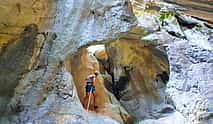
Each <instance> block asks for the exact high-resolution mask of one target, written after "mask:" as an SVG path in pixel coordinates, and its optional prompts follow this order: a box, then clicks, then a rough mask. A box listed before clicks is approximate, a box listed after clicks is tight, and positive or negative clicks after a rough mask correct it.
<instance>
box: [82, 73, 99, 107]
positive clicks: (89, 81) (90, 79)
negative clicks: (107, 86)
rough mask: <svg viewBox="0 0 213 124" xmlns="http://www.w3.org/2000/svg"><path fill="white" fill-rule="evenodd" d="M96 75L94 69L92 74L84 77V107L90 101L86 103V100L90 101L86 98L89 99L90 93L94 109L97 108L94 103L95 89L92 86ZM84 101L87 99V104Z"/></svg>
mask: <svg viewBox="0 0 213 124" xmlns="http://www.w3.org/2000/svg"><path fill="white" fill-rule="evenodd" d="M97 76H98V71H95V73H94V74H90V75H88V76H87V78H86V80H85V81H86V87H85V89H86V96H85V97H84V104H83V106H84V108H87V107H88V104H90V103H88V102H90V101H88V99H89V97H90V95H91V93H92V95H93V105H94V109H97V108H98V106H96V104H95V90H96V89H95V86H94V82H95V79H96V78H97ZM86 101H88V102H87V104H85V102H86ZM87 109H88V108H87Z"/></svg>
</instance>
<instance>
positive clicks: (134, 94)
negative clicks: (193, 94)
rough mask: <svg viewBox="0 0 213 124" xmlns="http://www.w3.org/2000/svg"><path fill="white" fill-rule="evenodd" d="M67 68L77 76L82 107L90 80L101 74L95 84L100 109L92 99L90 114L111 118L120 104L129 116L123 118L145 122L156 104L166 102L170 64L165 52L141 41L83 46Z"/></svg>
mask: <svg viewBox="0 0 213 124" xmlns="http://www.w3.org/2000/svg"><path fill="white" fill-rule="evenodd" d="M65 65H66V68H67V69H68V70H69V71H70V73H71V74H72V76H73V80H74V83H75V86H76V89H77V92H78V96H79V99H80V101H81V103H82V105H83V104H85V100H84V97H85V94H86V93H85V92H86V91H85V86H86V82H85V79H86V77H87V76H88V75H90V74H92V73H94V72H95V71H98V72H99V76H98V77H97V79H96V80H95V83H94V85H95V87H96V91H95V96H96V105H97V106H98V108H97V109H94V108H93V106H94V103H93V97H91V100H90V106H89V110H90V111H95V112H96V113H101V114H104V115H108V116H111V115H110V114H111V112H110V111H114V110H115V108H114V107H115V105H116V106H119V107H120V108H122V111H123V113H125V114H124V115H122V116H123V117H122V118H124V116H125V117H127V116H129V117H128V118H136V119H141V118H146V117H148V116H150V115H147V114H150V113H151V112H150V111H151V109H152V108H150V107H151V106H152V105H153V104H161V103H162V102H163V103H166V102H165V97H166V95H165V94H164V92H165V87H166V84H167V82H168V80H169V62H168V58H167V55H166V52H164V51H163V50H160V49H157V48H155V47H145V46H144V45H143V44H142V43H141V42H138V41H131V43H130V41H127V40H122V41H121V40H116V41H113V42H109V43H106V44H98V45H88V46H85V47H82V48H80V49H79V50H78V51H77V52H76V53H75V54H73V55H71V56H70V57H69V58H67V59H66V61H65ZM86 104H87V103H86ZM85 109H86V108H85ZM112 116H113V115H112ZM112 118H113V117H112Z"/></svg>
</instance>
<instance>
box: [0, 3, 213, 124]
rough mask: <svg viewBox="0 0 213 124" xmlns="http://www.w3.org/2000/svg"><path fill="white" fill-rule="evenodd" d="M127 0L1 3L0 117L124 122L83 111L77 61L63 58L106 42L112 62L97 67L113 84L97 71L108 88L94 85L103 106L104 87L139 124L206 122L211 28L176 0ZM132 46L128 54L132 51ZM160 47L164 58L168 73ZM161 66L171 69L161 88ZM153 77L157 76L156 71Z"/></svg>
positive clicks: (8, 123)
mask: <svg viewBox="0 0 213 124" xmlns="http://www.w3.org/2000/svg"><path fill="white" fill-rule="evenodd" d="M131 2H132V3H130V1H128V0H113V1H111V0H109V1H105V0H59V1H57V0H56V1H54V0H51V1H48V0H34V1H26V0H15V1H14V0H3V1H1V3H0V10H2V11H0V17H1V18H0V36H1V37H0V69H1V71H0V84H1V86H2V87H1V88H0V111H1V115H0V116H1V118H0V123H3V124H14V123H18V124H27V123H32V124H34V123H35V124H36V123H39V124H43V123H45V124H52V123H64V124H66V123H71V124H72V123H73V124H78V123H79V124H87V123H88V124H89V123H92V124H100V123H101V124H104V123H106V124H117V123H128V122H126V121H124V120H125V119H123V118H122V120H121V114H119V115H117V114H115V116H114V115H113V116H110V117H111V118H109V117H106V115H107V114H108V113H107V114H103V113H102V114H100V113H99V114H97V113H92V112H86V111H85V110H84V108H83V107H82V105H81V96H82V93H81V91H80V90H79V86H78V84H76V82H78V78H76V76H75V75H76V74H75V72H72V70H73V69H72V68H74V67H72V66H74V65H75V66H77V65H78V63H77V64H73V62H74V61H73V59H71V60H69V57H70V56H71V54H74V53H78V52H77V49H78V48H82V47H84V46H87V45H89V44H97V43H109V44H108V45H109V46H108V47H107V53H108V54H109V55H110V56H112V58H111V57H110V56H108V58H109V63H108V64H109V65H110V64H111V65H110V66H109V65H108V66H105V65H102V66H103V67H100V72H104V71H105V70H106V71H107V72H108V74H109V75H110V76H112V82H113V83H112V84H110V85H109V83H110V82H108V81H107V78H104V75H103V79H104V86H105V88H106V89H107V90H108V91H107V90H106V89H105V88H103V83H100V84H101V85H100V89H104V90H103V91H101V94H102V97H103V98H106V99H105V100H104V102H101V101H99V104H100V105H103V103H109V101H110V100H109V97H108V95H109V94H111V95H112V96H113V95H115V97H116V98H117V99H115V101H118V102H120V103H116V104H119V106H120V105H122V106H123V107H124V108H125V109H126V110H127V113H126V111H123V112H124V113H125V114H126V115H127V116H128V115H131V116H134V117H135V118H136V119H135V120H140V122H139V123H141V124H150V123H154V124H166V123H168V124H171V123H174V124H175V123H176V124H200V123H203V124H212V123H213V119H212V113H213V111H212V102H213V101H212V90H211V89H212V83H213V82H212V77H213V76H212V74H213V72H212V58H213V57H212V50H213V48H212V47H213V45H212V44H213V43H212V41H213V40H212V36H213V35H212V34H213V33H212V32H213V31H212V27H211V25H210V24H209V23H207V22H203V21H200V20H197V19H195V18H193V17H190V16H186V15H184V13H182V12H181V11H180V10H181V9H182V8H179V7H178V6H174V5H171V4H166V3H164V2H159V1H154V2H150V1H141V0H134V1H132V0H131ZM178 2H179V1H177V2H176V3H178ZM187 2H188V1H187ZM198 2H199V1H198ZM201 3H203V2H201ZM131 4H132V6H131ZM202 5H203V4H202ZM209 5H211V1H210V2H209ZM196 6H197V4H196ZM132 7H133V8H132ZM133 13H134V14H133ZM188 15H190V14H188ZM199 18H203V17H202V16H199ZM202 20H209V19H206V18H204V19H202ZM208 22H209V21H208ZM116 40H117V41H119V42H117V41H116ZM115 41H116V42H115ZM135 41H137V42H135ZM130 42H131V43H130ZM138 42H140V44H138ZM114 47H115V48H114ZM156 49H158V50H156ZM111 52H112V53H111ZM132 52H134V54H131V55H133V56H131V55H129V54H130V53H132ZM83 53H84V52H83ZM83 53H79V54H83ZM159 53H160V56H159ZM161 53H164V54H165V53H167V55H168V60H169V64H170V67H169V71H168V63H167V62H166V60H165V59H164V58H165V56H163V57H162V56H161V55H163V54H161ZM141 54H142V55H143V56H141ZM84 55H85V54H83V56H84ZM127 55H128V56H127ZM97 56H98V55H96V57H97ZM78 57H80V58H81V56H78ZM80 58H78V61H77V62H79V63H80V62H81V61H80V60H81V59H80ZM86 58H87V57H86ZM97 58H98V57H97ZM65 60H66V61H65ZM67 60H69V61H67ZM83 60H84V59H83ZM67 62H68V64H67ZM69 62H71V64H69ZM96 62H97V61H96ZM150 63H153V64H151V66H150ZM165 63H166V64H165ZM82 64H85V63H82ZM65 65H66V66H65ZM95 65H97V63H96V64H95ZM131 65H135V67H137V68H136V69H135V67H134V66H133V68H132V66H131ZM97 68H98V66H97ZM101 68H102V69H101ZM103 68H104V69H103ZM84 69H85V68H84ZM84 69H83V70H84ZM132 69H133V70H132ZM74 70H75V69H74ZM145 70H146V71H145ZM165 70H166V72H167V73H169V74H170V76H169V82H168V83H167V85H166V87H165V85H163V88H162V87H161V85H160V86H158V85H156V82H155V83H153V82H152V81H153V79H156V78H155V75H156V74H158V73H159V72H162V71H163V72H164V71H165ZM70 71H71V73H70ZM78 71H79V70H78ZM78 71H76V72H78ZM80 72H81V71H80ZM80 72H79V73H80ZM86 74H88V73H82V75H86ZM123 74H124V75H123ZM121 77H122V78H121ZM159 78H160V79H163V78H162V75H161V76H160V75H159ZM76 80H77V81H76ZM100 80H101V79H100ZM79 82H81V80H79ZM161 82H163V81H161ZM121 84H122V85H121ZM123 84H124V85H123ZM161 84H163V83H161ZM101 87H102V88H101ZM156 87H157V88H158V87H159V89H156ZM14 88H15V89H14ZM113 88H115V89H116V88H117V89H116V91H117V90H118V91H121V92H118V93H117V92H115V89H113ZM161 88H162V89H161ZM132 89H134V90H135V91H132ZM165 91H166V92H165ZM110 92H111V93H110ZM138 94H139V95H138ZM137 95H138V96H143V97H137ZM133 96H136V97H135V99H134V100H131V99H133ZM165 96H166V97H165ZM115 97H113V98H115ZM162 97H163V98H166V100H163V98H162ZM79 98H80V99H79ZM111 103H112V102H110V104H111ZM153 103H154V104H153ZM165 103H166V104H165ZM113 104H114V103H113ZM113 104H112V105H113ZM144 104H145V105H144ZM129 105H130V106H129ZM150 106H151V107H150ZM137 107H139V109H138V108H137ZM150 108H151V111H150ZM102 109H104V107H103V108H102ZM112 109H113V108H112ZM113 110H114V109H113ZM143 110H144V111H143ZM146 110H147V111H146ZM117 112H118V111H117V110H115V113H117ZM113 114H114V111H113ZM103 115H105V116H103ZM112 118H113V119H112ZM174 118H175V119H174Z"/></svg>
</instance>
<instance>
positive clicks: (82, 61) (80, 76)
mask: <svg viewBox="0 0 213 124" xmlns="http://www.w3.org/2000/svg"><path fill="white" fill-rule="evenodd" d="M92 47H95V46H92ZM97 47H98V51H96V52H95V53H96V55H97V54H99V55H101V53H102V55H103V53H104V47H100V48H99V46H97ZM90 49H91V48H90V47H88V48H87V49H86V48H83V49H81V50H79V51H78V52H77V53H76V54H75V55H73V56H71V57H70V58H69V59H68V60H67V61H66V62H65V63H66V67H67V68H68V69H69V71H70V72H71V74H72V76H73V80H74V82H75V86H76V88H77V91H78V96H79V98H80V101H81V103H82V104H87V102H86V101H84V97H85V84H86V82H85V79H86V77H87V76H88V75H89V74H92V73H94V71H98V70H99V71H101V67H100V65H99V62H98V61H97V59H96V57H95V56H94V55H93V54H94V52H91V51H90ZM93 49H94V48H93ZM100 58H103V59H105V56H102V57H101V56H99V59H100ZM99 73H100V74H99V76H98V78H97V79H96V80H95V83H94V85H95V87H96V91H95V96H96V104H94V103H93V97H92V98H91V102H90V106H89V109H90V110H91V111H95V112H96V113H98V114H101V115H105V116H109V117H111V118H113V119H115V120H117V121H118V122H120V123H131V122H130V121H132V119H131V116H130V115H129V114H128V113H127V112H126V110H125V109H124V108H123V107H122V106H121V105H120V103H119V102H118V101H117V99H116V98H115V96H114V95H113V94H112V93H110V92H109V91H107V89H106V88H105V85H104V84H105V80H104V78H105V77H106V76H107V75H106V74H104V73H101V72H99ZM108 77H109V76H108ZM94 105H97V106H98V108H97V109H95V110H94V108H93V106H94Z"/></svg>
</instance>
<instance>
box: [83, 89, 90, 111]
mask: <svg viewBox="0 0 213 124" xmlns="http://www.w3.org/2000/svg"><path fill="white" fill-rule="evenodd" d="M88 98H89V92H86V96H85V97H84V99H83V107H84V108H86V107H87V104H88Z"/></svg>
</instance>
